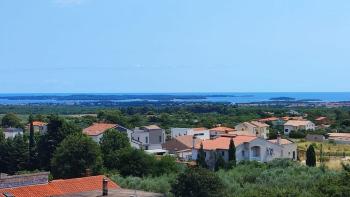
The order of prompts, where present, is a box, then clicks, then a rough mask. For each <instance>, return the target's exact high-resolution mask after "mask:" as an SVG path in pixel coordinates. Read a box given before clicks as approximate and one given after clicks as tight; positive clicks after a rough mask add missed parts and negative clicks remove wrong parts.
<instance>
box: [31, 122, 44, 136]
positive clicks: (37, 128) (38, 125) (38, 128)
mask: <svg viewBox="0 0 350 197" xmlns="http://www.w3.org/2000/svg"><path fill="white" fill-rule="evenodd" d="M27 127H28V128H29V127H30V124H28V125H27ZM33 127H34V132H38V133H40V134H45V133H47V123H46V122H41V121H33Z"/></svg>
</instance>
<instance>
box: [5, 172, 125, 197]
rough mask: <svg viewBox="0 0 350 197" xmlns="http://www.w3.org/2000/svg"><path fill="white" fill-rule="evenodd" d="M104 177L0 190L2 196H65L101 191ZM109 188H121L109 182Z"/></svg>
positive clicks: (56, 181)
mask: <svg viewBox="0 0 350 197" xmlns="http://www.w3.org/2000/svg"><path fill="white" fill-rule="evenodd" d="M103 178H104V176H103V175H100V176H90V177H83V178H75V179H66V180H54V181H52V182H49V183H48V184H43V185H32V186H25V187H16V188H7V189H0V194H3V193H11V194H13V195H14V196H16V197H47V196H58V195H65V194H73V193H80V192H86V191H94V190H100V189H101V188H102V180H103ZM108 188H110V189H117V188H120V187H119V186H118V185H117V184H116V183H114V182H113V181H109V182H108Z"/></svg>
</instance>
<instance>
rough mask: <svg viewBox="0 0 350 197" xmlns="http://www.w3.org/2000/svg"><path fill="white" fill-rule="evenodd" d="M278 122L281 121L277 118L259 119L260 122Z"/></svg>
mask: <svg viewBox="0 0 350 197" xmlns="http://www.w3.org/2000/svg"><path fill="white" fill-rule="evenodd" d="M276 120H279V118H277V117H269V118H262V119H259V120H258V121H259V122H270V121H276Z"/></svg>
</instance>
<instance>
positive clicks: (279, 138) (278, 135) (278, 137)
mask: <svg viewBox="0 0 350 197" xmlns="http://www.w3.org/2000/svg"><path fill="white" fill-rule="evenodd" d="M277 144H279V145H280V144H281V134H280V132H278V133H277Z"/></svg>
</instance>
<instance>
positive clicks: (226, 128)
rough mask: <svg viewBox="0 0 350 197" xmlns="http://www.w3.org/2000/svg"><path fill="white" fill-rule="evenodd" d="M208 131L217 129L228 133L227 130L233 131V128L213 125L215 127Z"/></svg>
mask: <svg viewBox="0 0 350 197" xmlns="http://www.w3.org/2000/svg"><path fill="white" fill-rule="evenodd" d="M210 131H218V132H225V133H228V132H232V131H235V129H232V128H230V127H215V128H212V129H210Z"/></svg>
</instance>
